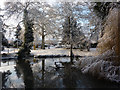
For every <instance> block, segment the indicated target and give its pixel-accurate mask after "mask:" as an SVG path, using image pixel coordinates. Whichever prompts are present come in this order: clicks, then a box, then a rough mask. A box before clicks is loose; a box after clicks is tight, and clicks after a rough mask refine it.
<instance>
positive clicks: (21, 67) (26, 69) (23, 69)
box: [16, 60, 34, 88]
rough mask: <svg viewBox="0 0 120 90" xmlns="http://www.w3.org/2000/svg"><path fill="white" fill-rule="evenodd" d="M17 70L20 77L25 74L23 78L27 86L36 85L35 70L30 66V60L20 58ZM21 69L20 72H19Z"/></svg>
mask: <svg viewBox="0 0 120 90" xmlns="http://www.w3.org/2000/svg"><path fill="white" fill-rule="evenodd" d="M16 68H17V69H18V70H16V72H17V74H18V77H20V76H22V75H23V80H24V84H25V88H33V87H34V78H33V72H32V69H31V66H30V62H29V61H24V60H21V61H20V60H19V61H18V62H17V63H16ZM19 71H20V72H19Z"/></svg>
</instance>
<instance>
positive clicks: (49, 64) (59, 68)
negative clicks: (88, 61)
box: [5, 58, 118, 88]
mask: <svg viewBox="0 0 120 90" xmlns="http://www.w3.org/2000/svg"><path fill="white" fill-rule="evenodd" d="M76 59H78V58H74V60H76ZM6 63H8V62H6ZM9 63H10V65H11V61H10V62H9ZM10 65H9V69H10V72H11V73H12V74H10V77H9V78H10V79H11V81H12V83H13V84H14V85H15V86H16V88H22V87H23V88H24V87H25V88H33V87H35V88H99V87H105V88H106V87H118V86H117V85H116V84H113V83H110V82H105V81H100V80H98V79H94V78H91V76H90V75H85V74H82V73H81V72H80V70H78V69H76V68H75V67H73V64H72V63H71V61H70V58H36V60H35V58H31V59H29V60H25V61H24V60H20V61H18V62H17V63H16V66H12V65H11V66H10ZM10 67H12V68H10ZM16 77H18V78H16ZM14 81H15V82H14ZM5 82H8V80H5ZM103 82H104V83H103ZM15 83H18V86H17V85H16V84H15ZM9 86H10V85H9Z"/></svg>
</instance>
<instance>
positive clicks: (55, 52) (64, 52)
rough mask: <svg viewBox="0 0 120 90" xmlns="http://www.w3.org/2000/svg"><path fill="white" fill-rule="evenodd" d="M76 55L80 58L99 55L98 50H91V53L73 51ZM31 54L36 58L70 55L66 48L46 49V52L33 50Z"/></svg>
mask: <svg viewBox="0 0 120 90" xmlns="http://www.w3.org/2000/svg"><path fill="white" fill-rule="evenodd" d="M73 53H74V55H79V56H95V55H97V51H96V49H91V51H90V52H88V51H80V50H79V49H73ZM31 54H34V55H35V56H39V55H70V50H69V49H64V48H52V49H46V50H42V49H39V50H31Z"/></svg>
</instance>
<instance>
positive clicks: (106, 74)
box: [75, 50, 120, 83]
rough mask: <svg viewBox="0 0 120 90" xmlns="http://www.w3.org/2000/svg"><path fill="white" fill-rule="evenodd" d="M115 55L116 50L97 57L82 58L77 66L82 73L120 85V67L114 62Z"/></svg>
mask: <svg viewBox="0 0 120 90" xmlns="http://www.w3.org/2000/svg"><path fill="white" fill-rule="evenodd" d="M114 54H115V52H114V50H109V51H107V52H105V53H103V54H101V55H98V56H96V57H94V56H93V57H88V58H87V57H86V58H82V59H80V60H79V61H77V62H76V64H75V65H76V66H77V68H79V69H81V71H82V73H89V74H91V75H93V76H96V77H98V78H104V79H108V80H111V81H115V82H118V83H120V66H118V65H117V66H116V65H115V64H114V62H113V61H112V59H114V58H115V57H114Z"/></svg>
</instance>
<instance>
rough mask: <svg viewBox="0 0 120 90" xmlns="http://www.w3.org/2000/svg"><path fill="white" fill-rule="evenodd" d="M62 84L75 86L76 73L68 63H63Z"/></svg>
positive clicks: (68, 86) (67, 86)
mask: <svg viewBox="0 0 120 90" xmlns="http://www.w3.org/2000/svg"><path fill="white" fill-rule="evenodd" d="M64 66H65V68H64V74H63V85H64V86H65V88H75V87H76V86H77V76H78V75H77V73H76V72H74V68H72V67H71V64H70V63H64Z"/></svg>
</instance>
